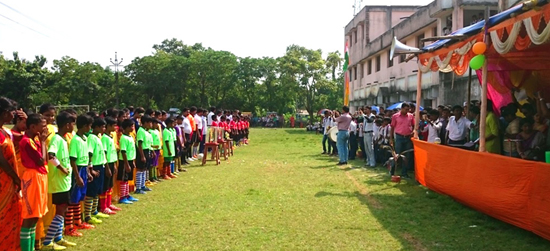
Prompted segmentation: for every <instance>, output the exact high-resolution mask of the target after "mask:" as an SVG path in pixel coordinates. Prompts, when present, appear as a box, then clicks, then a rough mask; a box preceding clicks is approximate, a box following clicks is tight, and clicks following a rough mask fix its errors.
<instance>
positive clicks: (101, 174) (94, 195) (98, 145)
mask: <svg viewBox="0 0 550 251" xmlns="http://www.w3.org/2000/svg"><path fill="white" fill-rule="evenodd" d="M105 125H106V123H105V120H104V119H102V118H100V117H96V118H94V122H93V124H92V133H91V134H90V135H89V136H88V141H87V143H88V149H89V151H90V152H91V153H92V154H91V158H92V159H91V163H92V171H91V172H92V176H93V177H94V178H93V180H92V181H91V182H88V186H87V189H86V201H85V204H84V205H85V210H84V216H85V217H84V220H85V221H86V222H88V223H90V224H100V223H101V222H102V221H101V219H105V218H109V215H107V214H104V213H101V212H99V211H98V205H99V194H101V193H102V192H103V182H104V181H105V164H106V163H107V159H106V156H105V148H103V143H102V142H101V139H100V138H99V137H101V135H102V134H103V133H105Z"/></svg>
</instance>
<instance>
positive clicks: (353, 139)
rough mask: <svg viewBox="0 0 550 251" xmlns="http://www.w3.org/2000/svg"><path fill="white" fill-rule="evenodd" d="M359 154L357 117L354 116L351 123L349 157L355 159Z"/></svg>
mask: <svg viewBox="0 0 550 251" xmlns="http://www.w3.org/2000/svg"><path fill="white" fill-rule="evenodd" d="M355 156H357V119H356V118H352V119H351V123H350V124H349V159H350V160H354V159H355Z"/></svg>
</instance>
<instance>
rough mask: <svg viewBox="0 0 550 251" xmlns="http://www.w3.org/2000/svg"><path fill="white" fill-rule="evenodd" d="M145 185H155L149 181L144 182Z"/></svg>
mask: <svg viewBox="0 0 550 251" xmlns="http://www.w3.org/2000/svg"><path fill="white" fill-rule="evenodd" d="M145 185H146V186H154V185H156V184H155V183H153V182H151V181H146V182H145Z"/></svg>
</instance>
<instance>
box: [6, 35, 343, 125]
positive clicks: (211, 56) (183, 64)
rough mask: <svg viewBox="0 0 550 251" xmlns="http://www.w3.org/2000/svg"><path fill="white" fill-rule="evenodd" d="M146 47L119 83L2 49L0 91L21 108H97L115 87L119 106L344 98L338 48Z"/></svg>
mask: <svg viewBox="0 0 550 251" xmlns="http://www.w3.org/2000/svg"><path fill="white" fill-rule="evenodd" d="M152 48H153V53H152V54H151V55H149V56H144V57H137V58H135V59H133V60H132V61H131V63H129V64H128V65H126V66H125V67H124V70H123V71H122V72H120V74H119V83H118V85H116V84H115V81H116V80H115V79H116V78H115V72H114V71H113V70H112V69H110V68H109V67H106V68H104V67H102V66H101V65H100V64H98V63H95V62H79V61H78V60H76V59H74V58H71V57H69V56H65V57H63V58H61V59H55V60H53V66H52V67H50V68H47V67H46V64H47V59H46V58H45V57H43V56H36V57H35V58H34V59H33V60H32V61H30V60H26V59H21V58H19V55H18V53H14V54H13V59H7V58H6V57H4V56H3V55H2V56H0V92H1V93H2V95H4V96H7V97H9V98H11V99H14V100H16V101H18V102H19V104H20V105H21V106H22V107H26V108H32V107H34V106H37V105H40V104H42V103H44V102H48V103H52V104H55V105H90V108H91V109H94V110H103V109H106V108H109V107H114V106H115V104H116V96H115V93H116V91H117V90H116V88H117V86H118V91H119V93H120V95H119V98H120V102H121V104H120V105H121V106H127V105H134V106H144V107H152V108H159V109H168V108H171V107H179V108H181V107H184V106H191V105H195V106H200V107H209V106H216V107H223V108H226V109H240V110H242V111H251V112H255V113H263V112H267V111H276V112H279V113H293V112H295V111H296V110H299V109H300V110H302V109H303V110H307V111H308V113H309V114H310V115H313V114H314V113H315V112H316V111H317V110H319V109H322V108H336V107H339V106H340V105H341V104H342V93H343V92H342V88H343V87H342V86H343V83H342V78H341V71H340V66H341V63H342V58H341V57H340V53H339V52H331V53H328V56H327V58H326V59H325V58H323V55H322V51H321V50H312V49H308V48H305V47H302V46H298V45H291V46H288V47H287V50H286V53H285V55H284V56H282V57H279V58H271V57H263V58H251V57H245V58H241V57H237V56H236V55H234V54H233V53H231V52H228V51H219V50H214V49H212V48H205V47H204V46H203V45H202V44H200V43H197V44H194V45H186V44H184V43H183V41H181V40H178V39H175V38H173V39H166V40H164V41H162V42H161V43H160V44H155V45H153V47H152ZM311 117H312V116H311Z"/></svg>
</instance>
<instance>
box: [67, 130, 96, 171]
mask: <svg viewBox="0 0 550 251" xmlns="http://www.w3.org/2000/svg"><path fill="white" fill-rule="evenodd" d="M86 141H87V138H86V136H84V135H82V137H81V136H80V135H78V134H77V135H75V136H74V137H73V139H72V140H71V143H70V144H69V156H70V157H71V158H75V159H76V165H77V166H88V164H89V162H90V152H91V150H90V149H89V148H88V143H87V142H86Z"/></svg>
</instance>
